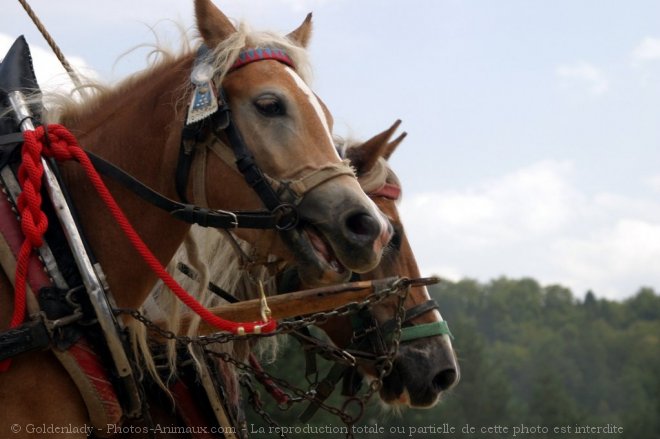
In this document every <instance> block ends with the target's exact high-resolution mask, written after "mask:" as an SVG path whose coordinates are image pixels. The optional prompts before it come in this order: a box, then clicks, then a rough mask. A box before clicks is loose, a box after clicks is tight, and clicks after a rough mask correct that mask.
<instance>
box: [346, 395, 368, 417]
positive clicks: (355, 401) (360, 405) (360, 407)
mask: <svg viewBox="0 0 660 439" xmlns="http://www.w3.org/2000/svg"><path fill="white" fill-rule="evenodd" d="M350 404H355V405H357V410H358V411H357V413H356V414H355V416H351V415H350V414H349V413H348V411H347V410H348V408H349V407H348V406H349V405H350ZM341 411H342V412H343V413H345V414H346V415H347V416H351V420H350V422H348V423H349V424H355V423H356V422H357V421H359V420H360V419H361V418H362V415H364V401H362V400H361V399H360V398H356V397H355V396H353V397H351V398H348V399H346V401H344V403H343V404H342V406H341Z"/></svg>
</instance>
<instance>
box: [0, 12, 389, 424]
mask: <svg viewBox="0 0 660 439" xmlns="http://www.w3.org/2000/svg"><path fill="white" fill-rule="evenodd" d="M195 12H196V17H197V28H198V30H199V32H200V34H201V37H202V40H203V43H204V44H205V45H206V46H207V47H208V48H209V50H210V53H211V54H212V56H213V57H214V58H213V60H214V61H213V63H212V65H213V67H214V69H215V70H214V73H213V77H214V79H215V81H216V84H221V85H222V88H223V90H224V93H225V96H226V98H227V100H228V105H229V107H230V108H231V111H232V113H231V114H232V118H233V121H234V123H235V125H236V127H237V129H238V130H239V131H240V132H241V133H242V134H243V138H244V141H245V144H246V145H248V147H249V149H250V151H251V153H252V154H253V155H254V157H255V160H256V162H257V164H258V165H259V167H260V168H261V169H262V170H263V171H264V172H265V173H266V174H267V175H268V176H270V178H271V179H274V180H276V181H277V180H279V181H285V183H291V184H293V183H296V182H302V183H309V180H310V179H309V178H307V177H308V176H310V175H311V176H314V175H318V174H317V172H318V171H320V170H321V171H322V170H324V169H327V168H339V167H340V166H339V164H340V163H341V160H340V158H339V156H338V155H337V153H336V150H335V148H334V145H333V143H332V139H331V136H330V130H331V127H332V120H331V117H330V114H329V112H328V111H327V109H326V108H325V107H324V105H323V104H322V102H321V101H320V100H319V99H318V98H317V97H316V96H315V95H314V94H313V93H312V92H311V90H310V89H309V88H308V86H307V85H306V83H305V82H304V80H303V79H302V78H301V75H303V76H304V72H305V66H306V61H305V59H306V58H305V51H304V47H305V46H306V44H307V41H308V39H309V36H310V31H311V27H310V20H309V19H307V20H305V22H304V23H303V24H302V25H301V26H300V27H299V28H298V29H296V30H295V31H294V32H292V33H291V34H289V35H288V37H287V38H284V37H279V38H278V37H274V36H273V35H272V34H257V33H248V32H247V31H246V30H244V29H243V28H239V29H238V30H237V29H236V28H235V27H234V26H233V25H232V24H231V22H230V21H229V20H228V19H227V18H226V17H225V16H224V14H222V12H221V11H220V10H218V9H217V8H216V7H215V6H214V5H213V4H212V3H210V2H209V1H207V0H196V1H195ZM246 47H247V48H258V47H261V48H277V49H282V50H284V51H285V52H286V53H287V55H288V59H289V60H290V64H292V65H293V66H295V67H291V66H289V65H287V63H283V62H280V61H278V60H273V59H269V60H264V61H260V62H253V63H249V64H246V65H244V66H241V67H240V68H234V69H233V70H231V67H232V66H235V65H236V64H235V62H236V60H237V59H238V58H239V54H240V52H241V51H242V50H243V49H245V48H246ZM194 63H195V54H194V53H190V52H189V53H184V54H182V55H178V56H164V58H163V60H162V61H161V62H160V63H158V64H156V65H154V66H152V67H151V68H150V69H148V70H146V71H145V72H143V73H140V74H137V75H135V76H133V77H131V78H129V79H128V80H126V81H124V82H122V83H121V84H120V85H119V86H117V87H114V88H111V89H105V90H100V91H99V93H97V94H96V96H95V97H93V98H90V99H87V100H85V101H84V102H82V103H74V102H69V103H67V104H65V105H62V106H61V107H60V108H59V110H58V112H57V115H56V116H51V119H53V117H56V120H57V121H58V122H59V123H61V124H63V125H65V126H66V127H68V128H69V129H70V130H71V131H72V132H73V133H74V135H76V137H77V138H78V140H79V141H80V144H81V145H84V147H85V148H87V149H88V150H89V151H92V152H95V153H96V154H98V155H99V156H101V157H103V158H104V159H105V160H106V161H108V162H111V163H114V164H115V165H117V166H119V167H121V168H123V169H124V170H125V171H127V172H128V173H130V174H132V175H133V176H135V177H137V178H138V179H139V180H141V181H142V182H143V183H144V184H146V185H148V186H150V187H151V188H153V189H154V190H156V191H158V192H159V193H161V194H163V195H165V196H166V197H169V198H172V199H177V198H178V195H177V191H176V187H175V182H174V174H175V169H176V167H177V159H178V154H179V146H180V139H181V131H182V127H183V125H184V120H185V118H186V103H187V101H189V99H190V94H191V87H190V75H191V70H192V69H193V66H194ZM54 120H55V119H53V121H54ZM220 137H221V138H223V140H224V142H225V143H228V139H227V138H226V137H225V136H224V134H221V135H220ZM203 140H204V141H205V142H206V143H204V146H207V145H212V144H213V143H214V140H213V139H212V138H208V139H203ZM202 169H203V170H204V175H203V176H202V177H203V178H201V182H202V185H203V186H205V197H206V200H207V201H208V204H209V206H211V207H214V208H235V209H255V208H259V207H261V201H260V199H259V198H258V197H257V196H256V195H255V194H254V193H253V192H252V190H251V189H250V188H249V187H248V186H247V185H246V183H245V181H244V179H243V178H242V177H241V176H240V175H238V174H236V173H234V172H233V171H232V166H231V165H230V164H228V163H226V162H225V161H224V160H223V159H221V158H219V157H216V156H215V155H213V154H209V156H208V158H207V159H206V162H205V163H204V164H203V167H202ZM62 174H63V179H64V181H65V182H66V183H67V186H68V187H69V188H70V191H71V193H72V198H73V200H74V202H75V205H76V208H77V210H78V213H79V216H80V219H81V223H82V226H83V229H84V232H85V234H86V236H87V238H88V241H89V244H90V247H91V248H92V249H93V250H94V253H95V255H96V257H97V259H98V261H99V262H100V264H101V265H102V266H103V269H104V271H105V275H106V278H107V281H108V283H109V285H110V286H111V288H112V291H113V293H114V299H115V301H116V303H117V305H118V306H119V307H122V308H137V307H138V306H140V305H141V304H142V302H143V301H144V300H145V298H146V297H147V295H148V294H149V292H150V290H151V289H152V287H153V285H154V283H155V281H156V277H155V275H154V274H153V273H152V272H151V271H150V270H149V268H148V267H147V265H146V264H145V263H144V262H143V261H142V260H141V259H140V257H139V256H138V254H137V253H136V252H135V251H134V250H133V249H132V248H131V247H130V246H129V244H128V243H127V241H126V239H125V237H123V236H122V232H121V230H120V229H119V227H118V226H116V225H115V224H114V223H112V222H111V221H110V219H109V216H108V214H107V212H106V210H105V208H104V206H103V205H102V203H101V201H100V200H99V199H98V197H97V195H96V193H95V192H94V191H93V190H92V189H91V188H90V186H89V185H88V184H87V183H86V181H87V180H86V179H85V177H84V175H83V174H82V172H81V171H80V169H79V168H78V167H77V166H76V165H75V164H69V163H66V164H64V165H63V166H62ZM199 179H200V178H199V176H198V180H199ZM107 184H108V186H109V188H110V190H111V192H112V193H113V194H114V196H115V198H116V199H117V200H118V202H119V204H120V205H121V207H122V209H123V210H124V212H125V213H126V215H127V216H128V218H129V219H130V220H131V222H132V223H133V225H134V226H135V228H136V229H137V231H138V232H139V233H140V235H141V236H142V238H143V239H144V241H145V242H146V243H147V244H148V245H149V247H150V248H151V250H152V251H153V253H154V254H155V255H156V256H157V258H158V259H159V260H160V261H161V262H162V263H167V262H168V261H169V260H170V258H171V257H172V255H173V254H174V252H175V250H176V249H177V247H178V246H179V245H180V244H181V242H182V241H183V239H184V236H185V234H186V232H187V230H188V228H189V226H187V225H186V224H184V223H181V222H179V221H177V220H176V219H174V218H172V217H171V216H170V215H169V214H168V213H166V212H163V211H162V210H159V209H157V208H155V207H153V206H151V205H149V204H147V203H145V202H144V201H143V200H142V199H140V198H138V197H137V196H135V195H134V194H133V193H131V192H130V191H128V190H126V189H125V188H123V187H122V186H120V185H118V184H117V183H115V182H113V181H107ZM191 186H192V185H189V186H188V190H187V192H188V197H189V198H190V197H192V195H193V191H192V189H191ZM297 201H299V204H298V212H299V216H300V223H299V225H298V226H297V227H296V228H294V229H293V230H290V231H288V232H285V233H282V237H283V238H284V241H286V242H287V243H289V244H290V245H291V246H290V247H291V248H290V249H289V250H288V251H285V247H284V246H282V245H279V244H278V245H274V246H273V247H272V248H270V249H269V251H271V252H274V253H277V254H286V255H287V257H288V256H289V254H290V252H292V253H293V254H294V255H295V256H296V259H297V263H298V264H299V265H300V266H301V267H302V270H303V272H302V274H303V276H304V277H305V279H307V280H308V281H310V282H319V283H324V282H328V281H335V280H337V279H339V278H344V277H345V275H346V273H347V272H348V271H349V270H353V271H359V272H365V271H368V270H370V269H372V268H373V267H374V266H376V265H377V264H378V262H379V260H380V256H381V253H382V250H383V248H384V247H385V246H386V244H387V242H388V241H389V238H390V235H391V231H390V226H389V224H388V223H387V221H386V219H385V218H384V217H383V216H382V214H381V213H380V212H379V211H378V209H377V208H376V207H375V205H374V203H373V202H372V201H371V200H370V199H369V198H367V197H366V195H365V194H364V193H363V192H362V190H361V189H360V186H359V184H358V182H357V181H356V179H355V178H354V177H353V176H351V175H348V173H347V172H342V173H340V174H338V175H336V176H333V177H332V178H329V179H325V180H323V181H321V182H317V184H314V185H313V186H312V187H311V188H308V190H307V191H306V192H305V193H304V194H303V196H302V200H297ZM260 233H262V232H260ZM270 233H275V232H270ZM242 236H243V237H245V238H246V239H247V240H249V241H252V240H253V239H254V238H253V237H254V236H256V235H254V234H252V233H249V232H248V233H245V234H243V235H242ZM259 236H261V235H259ZM273 242H275V241H274V240H273ZM9 291H11V282H10V279H9V276H8V275H7V274H5V273H2V274H0V294H1V298H0V310H1V311H0V313H1V314H0V318H1V319H2V320H1V322H2V324H3V326H6V322H7V321H8V320H9V310H11V308H12V306H11V304H12V299H11V296H10V294H9ZM0 401H2V407H3V410H2V413H1V414H0V429H2V430H3V431H6V429H7V428H8V426H10V425H12V424H16V425H19V426H26V425H28V424H30V425H34V424H36V423H40V424H41V423H46V424H53V425H69V424H73V425H85V424H88V425H89V417H88V413H87V411H86V408H85V404H84V402H83V400H82V398H81V396H80V394H79V393H78V390H77V389H76V386H75V385H74V383H73V381H72V380H71V378H70V377H69V375H68V374H67V372H66V371H65V369H64V368H63V367H62V365H61V364H59V363H58V361H57V359H56V358H55V356H54V355H53V354H52V353H51V352H50V351H45V352H37V353H30V354H26V355H23V356H21V357H18V358H15V359H14V362H13V364H12V367H11V368H10V370H9V371H8V372H5V373H3V374H0ZM101 433H103V432H97V434H101ZM105 433H106V434H107V432H105ZM3 434H6V433H3ZM29 436H30V433H29V432H27V431H26V430H25V428H23V429H22V431H20V432H19V433H18V434H16V435H14V436H13V437H29ZM84 436H85V434H84V433H81V434H78V435H76V434H72V435H71V437H84Z"/></svg>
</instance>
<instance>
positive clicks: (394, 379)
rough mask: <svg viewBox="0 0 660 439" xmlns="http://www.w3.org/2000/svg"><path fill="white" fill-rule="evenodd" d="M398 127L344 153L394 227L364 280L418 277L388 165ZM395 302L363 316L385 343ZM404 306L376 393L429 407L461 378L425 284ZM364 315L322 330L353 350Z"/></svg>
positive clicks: (368, 370) (369, 371) (366, 369)
mask: <svg viewBox="0 0 660 439" xmlns="http://www.w3.org/2000/svg"><path fill="white" fill-rule="evenodd" d="M399 123H400V121H397V122H396V123H395V124H394V125H392V127H390V128H389V129H388V130H385V131H383V132H382V133H380V134H378V135H376V136H374V137H373V138H371V139H370V140H368V141H366V142H364V143H362V144H359V145H356V146H353V147H349V148H348V149H347V150H346V155H347V157H349V158H350V159H351V163H352V164H353V165H354V166H355V168H356V170H357V175H358V179H359V180H360V183H361V185H362V187H363V189H364V191H365V192H366V193H368V194H369V195H370V197H371V198H372V199H373V200H374V201H375V203H376V205H377V206H378V208H379V209H380V211H381V212H383V213H384V214H385V215H386V216H387V218H388V220H389V221H390V223H391V224H392V226H393V228H394V234H393V237H392V240H391V241H390V243H389V244H388V247H387V249H386V251H385V254H384V255H383V259H382V260H381V262H380V264H379V265H378V266H377V267H376V268H375V269H373V270H371V271H369V272H368V273H364V274H361V275H360V279H363V280H367V279H380V278H384V277H388V276H393V275H399V276H404V277H408V278H418V277H419V276H420V271H419V268H418V265H417V262H416V260H415V256H414V254H413V251H412V249H411V247H410V243H409V242H408V238H407V236H406V234H405V230H404V227H403V224H402V222H401V217H400V215H399V211H398V207H397V201H398V200H399V198H400V195H401V185H400V183H399V180H398V178H397V177H396V175H395V174H394V172H393V171H392V170H391V169H390V167H389V166H388V164H387V161H386V160H387V159H389V157H390V155H391V154H392V153H393V152H394V150H395V149H396V147H397V146H398V145H399V144H400V143H401V141H402V140H403V138H404V137H405V135H406V133H403V134H402V135H400V136H399V137H398V138H396V139H395V140H393V141H391V142H390V141H389V139H390V138H391V136H392V134H393V133H394V131H395V130H396V128H397V127H398V125H399ZM395 299H396V298H395V297H390V298H388V299H386V300H384V301H383V302H381V303H379V304H377V305H375V306H373V307H372V308H371V309H370V310H369V314H370V315H368V316H366V317H367V318H368V319H369V320H371V319H373V322H370V323H369V324H373V325H375V326H376V327H378V328H379V331H375V332H377V333H381V331H382V332H383V337H384V338H385V339H387V337H389V336H391V331H392V327H393V323H394V320H393V318H394V317H395V316H396V314H397V306H398V304H397V301H396V300H395ZM403 307H404V308H405V310H406V311H405V315H404V317H403V321H402V337H401V340H402V342H401V344H400V346H399V351H398V353H397V355H396V357H395V359H394V363H393V366H392V371H391V373H389V374H388V375H387V376H385V377H384V379H383V386H382V388H381V389H380V395H381V398H382V399H383V400H384V401H385V402H387V403H392V404H404V405H409V406H413V407H429V406H433V405H434V404H435V403H436V402H437V401H438V400H439V395H440V394H441V393H442V392H443V391H445V390H447V389H449V388H450V387H451V386H453V385H454V384H455V383H456V382H457V381H458V378H459V372H458V370H459V369H458V364H457V361H456V356H455V353H454V351H453V348H452V344H451V340H450V334H449V331H448V329H447V327H446V322H444V321H443V319H442V316H441V315H440V312H439V310H438V306H437V304H436V303H435V302H434V301H432V300H430V297H429V293H428V291H427V289H426V287H425V286H415V287H411V289H410V291H409V292H408V295H407V296H406V299H405V301H404V303H403ZM364 317H365V316H364V314H360V315H358V316H357V317H354V318H353V320H352V321H351V320H350V319H347V318H337V319H334V320H331V321H329V322H328V323H327V324H326V325H325V326H324V327H323V329H324V330H325V331H326V332H327V333H328V335H329V336H330V337H331V339H332V340H333V341H334V342H335V343H336V344H337V345H338V346H340V347H347V346H351V347H352V348H355V347H356V344H355V343H356V341H355V340H356V332H357V331H359V330H360V329H361V328H356V325H357V326H360V325H363V324H365V323H364V322H361V321H360V319H361V318H364ZM356 319H357V320H356ZM347 320H348V321H347ZM388 332H390V333H388ZM365 341H366V340H364V341H363V342H365ZM359 346H360V347H359V349H365V350H368V351H372V352H371V353H374V352H373V350H377V349H376V348H375V346H374V344H372V343H370V342H368V341H366V344H361V345H359ZM360 371H361V372H362V373H363V374H365V375H367V376H368V377H369V376H370V377H375V376H377V371H376V370H375V368H374V366H373V364H370V363H367V364H364V365H362V367H361V368H360Z"/></svg>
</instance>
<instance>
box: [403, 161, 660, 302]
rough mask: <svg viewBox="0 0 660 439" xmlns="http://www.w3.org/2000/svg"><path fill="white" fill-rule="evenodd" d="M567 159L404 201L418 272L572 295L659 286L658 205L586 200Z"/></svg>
mask: <svg viewBox="0 0 660 439" xmlns="http://www.w3.org/2000/svg"><path fill="white" fill-rule="evenodd" d="M576 174H577V173H576V171H575V169H574V165H573V164H571V163H570V162H557V161H543V162H539V163H535V164H532V165H529V166H527V167H524V168H521V169H519V170H516V171H514V172H511V173H509V174H506V175H502V176H501V177H499V178H497V179H493V180H491V181H489V182H487V183H484V184H479V185H478V186H474V187H467V188H461V189H454V190H451V191H437V192H428V193H424V194H418V195H413V196H411V197H410V198H409V199H404V202H403V204H402V206H401V213H402V216H403V219H404V223H405V226H406V230H407V231H408V235H409V236H410V239H411V244H412V245H413V248H414V250H415V253H416V256H417V259H418V262H419V263H420V267H421V269H422V272H423V273H424V274H438V275H440V276H445V277H448V278H450V279H456V278H460V277H462V276H465V277H473V278H477V279H479V280H481V281H487V280H489V279H492V278H494V277H497V276H500V275H507V276H511V277H520V276H532V277H534V278H536V279H538V280H539V281H541V282H542V283H545V284H548V283H559V284H562V285H565V286H567V287H569V288H571V289H572V290H573V291H574V293H575V294H576V295H577V296H581V295H582V294H584V292H585V291H586V290H587V289H592V290H593V291H595V292H596V294H597V295H599V296H605V297H609V298H623V297H626V296H628V295H631V294H634V293H635V292H636V290H637V289H638V288H639V287H640V286H643V285H649V286H654V287H656V288H658V289H660V271H659V270H658V269H657V267H659V266H660V206H658V205H657V204H658V203H657V202H656V201H655V200H653V199H644V198H633V197H626V196H622V195H620V194H615V193H597V194H586V193H583V192H581V191H579V190H578V189H577V187H576V185H575V184H574V183H573V179H574V175H576Z"/></svg>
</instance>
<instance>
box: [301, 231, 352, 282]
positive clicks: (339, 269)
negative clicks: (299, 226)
mask: <svg viewBox="0 0 660 439" xmlns="http://www.w3.org/2000/svg"><path fill="white" fill-rule="evenodd" d="M304 232H305V235H306V236H307V239H308V241H309V242H310V244H311V246H312V248H313V249H314V253H315V254H316V256H317V257H318V259H319V260H320V261H322V262H323V263H324V265H327V266H328V267H329V268H330V269H331V270H332V271H335V272H336V273H344V272H346V267H344V265H343V264H342V263H341V262H339V259H337V256H335V253H334V251H333V250H332V247H331V246H330V244H328V242H327V241H326V240H325V238H324V237H323V235H322V234H321V233H320V232H319V231H318V230H316V229H315V228H314V227H313V226H306V227H305V228H304Z"/></svg>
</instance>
